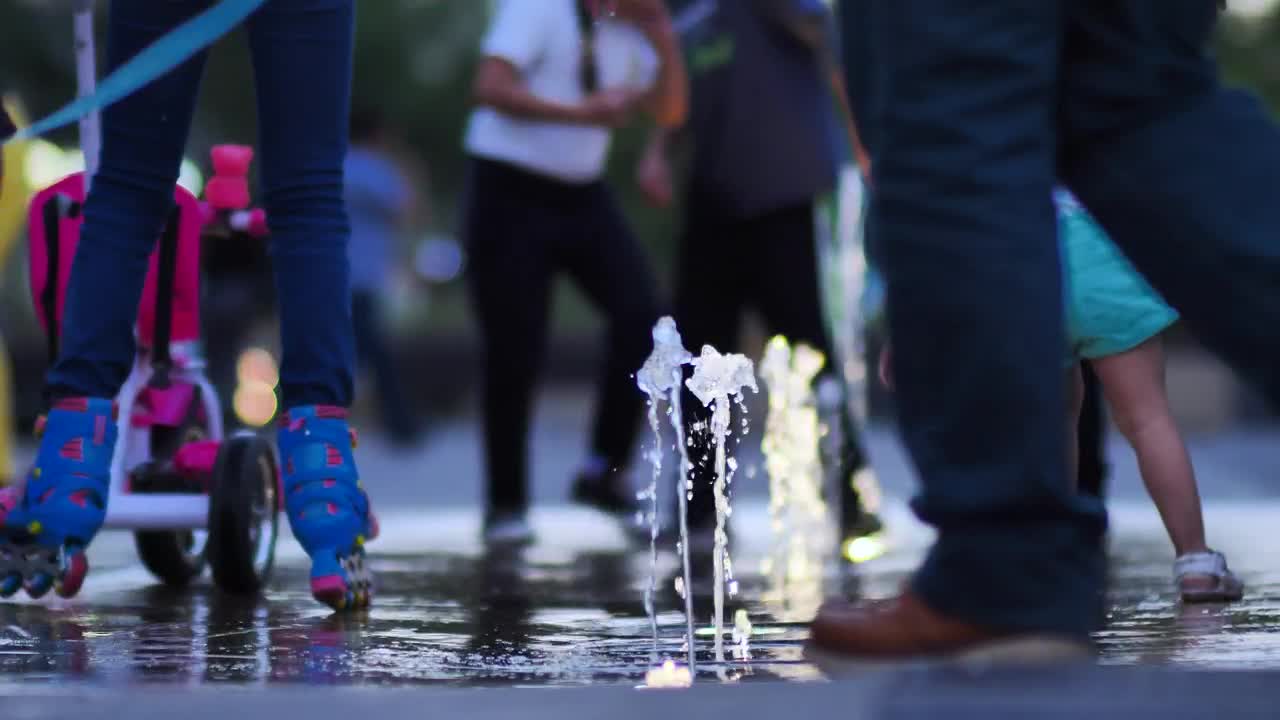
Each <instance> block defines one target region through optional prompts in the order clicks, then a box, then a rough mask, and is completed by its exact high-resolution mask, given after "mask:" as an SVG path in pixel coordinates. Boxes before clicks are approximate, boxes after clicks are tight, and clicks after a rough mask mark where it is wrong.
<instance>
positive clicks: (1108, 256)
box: [1054, 191, 1178, 364]
mask: <svg viewBox="0 0 1280 720" xmlns="http://www.w3.org/2000/svg"><path fill="white" fill-rule="evenodd" d="M1054 200H1055V202H1056V204H1057V207H1058V238H1059V242H1060V243H1061V246H1062V266H1063V271H1064V282H1063V291H1064V293H1065V295H1066V303H1065V305H1066V312H1067V318H1066V320H1067V350H1068V353H1069V357H1068V358H1067V361H1068V363H1069V364H1071V363H1075V362H1077V361H1079V360H1080V359H1082V358H1083V359H1090V360H1091V359H1095V358H1101V357H1107V356H1109V355H1116V354H1119V353H1122V352H1125V351H1126V350H1132V349H1133V348H1135V347H1137V346H1139V345H1141V344H1142V343H1144V342H1146V341H1148V340H1150V339H1151V338H1153V337H1155V336H1156V335H1159V334H1160V333H1161V332H1163V331H1164V330H1166V329H1168V328H1169V326H1171V325H1173V324H1174V323H1175V322H1177V321H1178V313H1177V311H1176V310H1174V309H1173V308H1171V307H1169V305H1168V303H1166V302H1165V301H1164V299H1163V298H1162V297H1160V295H1159V294H1158V293H1157V292H1156V291H1155V290H1154V289H1153V288H1152V287H1151V286H1150V285H1149V284H1147V281H1146V280H1145V279H1144V278H1143V277H1142V275H1140V274H1139V273H1138V271H1137V269H1136V268H1134V267H1133V265H1132V264H1131V263H1130V262H1129V260H1128V259H1127V258H1125V256H1124V255H1123V254H1122V253H1121V252H1120V249H1119V248H1118V247H1116V245H1115V243H1113V242H1112V241H1111V238H1110V237H1108V236H1107V234H1106V232H1105V231H1104V230H1103V229H1102V228H1101V227H1100V226H1099V225H1098V223H1097V222H1096V221H1095V220H1094V219H1093V218H1092V217H1090V215H1089V213H1088V212H1087V211H1086V210H1085V209H1084V207H1083V206H1081V205H1080V204H1079V202H1078V201H1076V200H1075V198H1073V197H1071V196H1070V195H1069V194H1067V193H1065V192H1064V191H1058V192H1056V193H1055V194H1054Z"/></svg>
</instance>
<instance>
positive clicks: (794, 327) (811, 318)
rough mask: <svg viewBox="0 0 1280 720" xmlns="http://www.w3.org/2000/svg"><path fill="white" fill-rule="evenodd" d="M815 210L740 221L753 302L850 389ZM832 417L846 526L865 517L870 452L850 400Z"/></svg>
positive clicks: (776, 329) (800, 208)
mask: <svg viewBox="0 0 1280 720" xmlns="http://www.w3.org/2000/svg"><path fill="white" fill-rule="evenodd" d="M814 212H815V211H814V207H813V205H812V204H811V203H806V204H802V205H796V206H794V207H789V208H783V209H781V210H778V211H776V212H772V213H769V214H768V215H765V216H763V217H759V218H752V219H751V220H748V221H746V222H744V223H742V224H741V225H740V227H741V228H742V232H743V233H744V235H745V236H746V237H747V238H749V242H748V243H747V245H746V246H745V248H744V252H745V253H746V254H747V255H748V256H749V257H750V265H751V268H752V272H751V273H749V276H750V280H749V282H748V286H749V287H750V288H751V297H749V298H748V302H749V303H750V304H753V305H755V306H756V307H757V308H758V309H759V310H760V312H761V314H763V315H764V319H765V325H766V327H767V329H768V332H769V333H770V334H774V333H778V334H782V335H784V336H786V337H787V339H788V340H790V341H791V343H792V344H793V345H796V344H800V343H803V344H806V345H809V346H810V347H812V348H814V349H816V350H819V351H821V352H822V353H823V354H824V355H825V356H826V358H827V367H826V369H825V370H824V371H823V373H822V375H821V376H819V379H820V380H821V379H826V378H830V379H832V380H835V381H836V382H838V383H839V384H840V387H841V389H842V391H845V392H847V389H846V388H845V387H844V381H843V378H842V376H841V374H840V372H838V371H837V370H835V365H836V363H838V362H839V359H838V358H837V357H836V355H835V349H834V345H833V344H832V342H831V339H830V337H829V334H828V332H827V326H826V323H825V322H824V321H823V315H822V292H821V288H820V286H819V275H818V249H817V230H816V228H815V226H814ZM831 420H834V421H835V422H837V423H839V427H838V428H837V430H838V433H839V437H840V441H841V447H840V448H837V449H836V458H835V459H836V467H835V468H833V469H832V472H835V473H836V474H838V476H839V478H838V479H839V483H840V488H841V497H840V498H838V499H837V501H838V502H839V503H840V511H841V518H842V525H844V526H845V527H846V528H852V527H853V526H854V525H855V524H856V523H857V520H858V519H859V516H860V515H861V504H860V502H859V500H858V496H857V493H856V492H853V486H852V484H851V480H852V478H853V474H854V473H856V472H858V471H859V470H861V469H862V468H863V467H865V466H866V464H867V463H866V455H865V453H864V452H863V450H862V444H861V442H860V439H859V434H858V427H857V424H856V423H855V422H854V420H853V417H852V416H851V413H850V411H849V403H847V402H844V401H843V400H842V401H841V402H840V404H839V407H838V414H836V415H835V417H834V418H831V419H828V421H831Z"/></svg>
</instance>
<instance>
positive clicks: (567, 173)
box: [465, 0, 659, 183]
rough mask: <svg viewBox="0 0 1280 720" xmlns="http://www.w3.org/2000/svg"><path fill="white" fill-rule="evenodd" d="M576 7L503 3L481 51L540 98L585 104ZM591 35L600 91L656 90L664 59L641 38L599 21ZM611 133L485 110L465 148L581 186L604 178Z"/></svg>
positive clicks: (520, 0) (475, 117)
mask: <svg viewBox="0 0 1280 720" xmlns="http://www.w3.org/2000/svg"><path fill="white" fill-rule="evenodd" d="M577 2H579V0H498V3H497V7H496V12H495V15H494V18H493V23H492V25H490V27H489V31H488V33H487V34H486V35H485V38H484V42H483V44H482V46H481V53H482V54H483V55H485V56H489V57H498V58H502V59H503V60H506V61H508V62H510V63H511V64H512V65H514V66H515V67H516V68H517V69H518V70H519V71H520V73H521V75H522V76H523V78H524V81H525V84H526V87H527V88H528V89H529V91H530V92H531V93H533V94H534V95H536V96H537V97H539V98H542V99H544V100H548V101H553V102H559V103H564V104H569V105H572V104H577V103H580V102H582V100H583V97H584V92H583V88H582V73H581V65H582V33H581V32H580V31H579V28H578V15H577V10H576V8H575V7H574V3H577ZM594 34H595V41H596V48H595V56H596V77H597V79H598V83H597V84H598V85H599V87H600V89H614V88H630V89H635V90H647V89H648V88H650V87H651V86H652V85H653V83H654V81H655V80H656V78H657V75H658V67H659V60H658V55H657V52H656V51H655V50H654V49H653V46H651V45H650V44H649V42H648V40H647V39H646V38H645V37H644V35H643V33H641V32H640V31H639V30H638V29H636V28H635V27H634V26H632V25H628V24H626V23H622V22H619V21H616V20H611V19H602V20H601V21H600V22H599V23H597V25H596V29H595V33H594ZM610 135H611V134H610V131H609V130H607V129H605V128H602V127H592V126H587V125H573V124H565V123H557V122H548V121H544V120H527V119H522V118H516V117H511V116H509V115H504V114H502V113H500V112H498V111H496V110H494V109H493V108H489V107H480V108H477V109H476V110H475V111H474V112H473V113H472V114H471V121H470V123H469V125H468V127H467V136H466V142H465V144H466V149H467V152H469V153H471V154H472V155H475V156H478V157H483V158H488V159H491V160H498V161H502V162H507V163H511V164H512V165H517V166H519V167H522V168H525V169H528V170H531V171H534V172H537V173H539V174H542V175H547V176H550V177H553V178H556V179H559V180H564V181H566V182H573V183H581V182H589V181H592V180H596V179H598V178H599V177H600V176H601V175H602V174H603V172H604V166H605V160H606V158H607V156H608V154H609V139H610Z"/></svg>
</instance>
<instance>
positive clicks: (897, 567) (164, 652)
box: [0, 401, 1280, 692]
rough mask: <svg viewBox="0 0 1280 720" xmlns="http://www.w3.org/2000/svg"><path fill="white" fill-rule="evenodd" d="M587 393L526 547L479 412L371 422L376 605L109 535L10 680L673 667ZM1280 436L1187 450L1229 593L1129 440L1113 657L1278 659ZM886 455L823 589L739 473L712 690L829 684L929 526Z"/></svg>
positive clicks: (755, 484)
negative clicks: (1159, 498) (846, 642)
mask: <svg viewBox="0 0 1280 720" xmlns="http://www.w3.org/2000/svg"><path fill="white" fill-rule="evenodd" d="M575 407H576V405H575V403H573V402H568V401H566V402H562V403H559V404H557V403H554V402H553V403H550V404H549V408H546V409H544V410H543V414H542V416H540V418H539V423H538V424H537V427H538V433H539V435H538V437H537V438H536V439H535V447H537V448H538V451H537V455H536V456H535V483H536V484H537V487H538V490H537V492H535V498H537V499H538V500H539V502H540V505H539V506H538V508H537V510H535V512H534V514H533V523H534V526H535V529H536V530H537V532H538V534H539V542H538V543H537V544H536V545H535V546H533V547H531V548H529V549H528V550H526V551H524V552H522V553H514V554H513V553H497V554H494V553H485V552H483V550H482V549H481V547H480V545H479V543H478V531H479V513H478V512H477V510H476V509H475V508H476V505H475V501H476V499H477V497H478V487H477V481H478V474H477V468H478V462H477V460H478V453H477V447H476V439H475V437H474V433H473V431H472V426H471V425H470V424H469V423H465V422H459V423H456V424H453V425H449V426H446V427H444V428H443V429H442V430H440V431H439V432H438V433H436V434H435V435H434V436H433V437H432V438H431V439H430V440H429V441H428V442H427V444H426V445H425V446H424V447H423V448H422V449H420V450H417V451H413V452H411V453H396V452H392V451H391V450H390V449H388V448H385V447H382V446H380V444H379V443H378V441H377V438H376V437H373V438H372V439H371V440H368V441H366V442H364V443H362V446H361V450H360V453H361V458H360V459H361V462H362V463H363V468H364V474H365V476H366V478H367V481H366V482H367V484H368V486H369V488H370V491H371V493H372V495H373V497H374V499H375V503H377V505H378V506H379V508H380V514H381V516H382V521H383V537H382V538H381V539H379V541H378V542H376V543H375V544H373V545H372V546H371V551H372V553H373V554H372V565H373V567H374V569H375V571H376V572H377V576H378V584H379V592H378V595H377V597H376V599H375V605H374V607H373V608H372V609H370V610H369V611H367V612H365V613H362V614H358V615H348V616H335V615H331V614H330V613H329V612H328V611H327V610H326V609H323V608H321V607H320V606H318V605H316V604H314V603H313V602H312V601H311V600H310V598H309V597H308V595H307V593H306V591H305V586H306V583H305V571H304V567H305V566H304V564H303V556H302V553H301V550H300V549H299V548H298V547H297V545H296V544H295V543H293V541H292V540H286V541H282V544H281V551H280V554H279V556H278V562H279V567H278V569H277V573H276V576H275V579H274V581H273V583H272V585H271V586H270V588H269V589H268V590H267V592H265V593H264V594H263V596H262V597H260V598H256V599H252V600H244V599H236V598H230V597H227V596H224V595H221V594H219V593H218V592H216V591H215V590H213V589H212V587H211V586H210V585H209V584H208V582H207V581H204V582H201V583H199V584H197V585H196V586H195V587H193V588H192V589H190V590H187V591H181V592H179V591H172V590H168V589H164V588H160V587H156V586H154V585H153V583H152V581H151V580H150V578H149V577H148V576H147V575H146V573H145V571H144V570H142V569H141V568H140V567H139V566H138V565H137V563H136V560H135V559H134V556H133V551H132V547H131V541H130V539H129V537H128V536H127V535H124V534H111V535H105V536H103V537H102V538H101V540H100V542H99V543H97V544H96V545H95V546H94V548H93V549H92V554H91V559H92V562H93V564H94V571H93V572H92V573H91V575H90V577H89V580H88V582H87V583H86V586H85V589H84V591H83V593H82V595H81V597H79V598H77V599H76V600H74V601H58V600H45V601H41V602H40V603H32V602H29V601H18V602H9V603H3V604H0V688H7V690H4V691H5V692H12V691H15V690H18V689H20V688H22V687H27V686H30V685H35V686H41V685H45V686H48V685H55V686H57V687H62V688H65V687H66V686H67V685H68V684H70V685H72V686H84V687H86V688H106V689H112V688H127V687H131V686H133V685H135V684H137V683H146V684H148V685H152V686H164V685H173V684H180V685H183V686H188V687H189V686H199V685H206V684H208V685H215V686H218V687H226V686H229V685H247V686H261V685H279V686H281V687H287V686H289V685H308V686H310V685H326V686H329V685H339V686H369V685H411V686H422V685H440V686H581V685H588V684H612V685H617V686H623V687H635V686H637V685H640V684H641V683H642V682H643V680H644V676H645V672H646V670H648V669H649V668H651V667H653V665H654V664H655V663H656V662H657V661H658V660H660V659H664V658H676V659H680V658H682V657H683V651H682V649H681V643H682V636H683V616H682V614H681V612H680V611H679V607H680V604H681V601H680V600H679V597H678V596H677V595H676V593H675V591H674V587H673V582H672V581H673V579H674V576H675V572H676V559H675V556H674V553H673V552H672V551H671V550H672V549H671V548H666V549H665V550H664V552H662V553H661V556H660V559H659V563H658V574H659V578H660V580H659V585H658V586H659V593H658V597H657V603H656V604H657V607H658V612H659V615H658V624H659V628H660V637H659V638H658V642H657V645H656V647H655V644H654V639H653V637H652V635H651V630H650V623H649V620H648V618H647V616H646V614H645V612H644V607H643V602H642V594H643V590H644V588H645V586H646V585H647V583H648V581H649V580H648V578H649V572H650V562H649V555H648V548H647V545H640V546H638V545H636V544H634V543H632V542H629V541H628V540H627V538H626V537H625V536H624V534H623V533H622V532H621V531H620V529H619V528H618V527H617V526H616V525H615V524H614V523H613V522H611V521H609V520H606V519H604V518H601V517H599V516H596V515H594V514H593V513H590V512H588V511H583V510H577V509H573V508H570V507H568V506H566V505H564V504H563V501H562V500H561V499H562V498H563V497H565V493H566V488H567V484H568V477H569V475H570V474H571V470H572V466H573V461H574V460H575V459H576V458H577V457H580V453H579V452H578V451H579V450H580V446H579V445H578V444H577V442H578V441H577V440H576V438H577V437H578V434H577V433H578V430H579V429H580V425H581V422H582V420H581V417H582V413H581V412H580V410H579V411H575V410H574V408H575ZM1274 437H1275V434H1274V433H1273V432H1271V431H1259V432H1255V433H1246V432H1237V433H1233V434H1231V435H1227V436H1221V437H1218V438H1204V439H1195V440H1194V441H1193V443H1192V449H1193V453H1194V455H1195V457H1196V460H1197V463H1198V469H1199V472H1200V475H1201V478H1202V484H1203V486H1204V494H1205V496H1206V507H1207V510H1206V515H1207V524H1208V527H1209V533H1210V542H1211V544H1212V545H1214V546H1215V547H1217V548H1218V549H1221V550H1223V551H1224V552H1226V553H1227V555H1228V557H1229V558H1230V560H1231V563H1232V566H1233V568H1234V569H1235V570H1236V571H1237V573H1238V574H1240V575H1241V577H1242V578H1243V579H1244V580H1245V582H1246V583H1247V584H1248V589H1247V595H1246V598H1245V600H1244V601H1243V602H1240V603H1235V604H1231V605H1226V606H1207V607H1189V608H1182V607H1180V606H1179V605H1178V604H1177V603H1176V602H1175V597H1174V594H1173V592H1172V587H1171V583H1170V577H1169V563H1170V561H1171V560H1172V553H1171V550H1170V549H1169V546H1168V543H1167V541H1166V540H1165V538H1164V535H1163V531H1162V530H1161V529H1160V526H1159V520H1158V517H1157V516H1156V514H1155V512H1154V510H1152V509H1151V507H1150V505H1149V503H1147V502H1146V501H1145V500H1144V499H1143V495H1142V490H1141V486H1140V483H1139V481H1138V480H1137V475H1136V469H1135V468H1134V467H1133V462H1132V457H1131V455H1129V454H1127V450H1125V449H1123V448H1121V447H1119V446H1117V447H1116V448H1115V450H1116V452H1115V453H1114V462H1115V465H1116V470H1115V475H1116V479H1115V482H1114V488H1113V496H1114V498H1115V499H1114V501H1113V503H1112V506H1113V516H1112V518H1113V535H1112V553H1113V557H1114V561H1115V562H1114V568H1113V575H1114V578H1113V583H1112V587H1113V590H1112V599H1111V607H1112V611H1111V621H1110V625H1109V627H1108V628H1107V629H1106V630H1105V631H1104V632H1103V633H1101V634H1100V635H1099V636H1098V643H1099V648H1100V652H1101V655H1100V665H1102V666H1104V669H1105V667H1106V666H1176V667H1187V668H1211V669H1252V670H1274V669H1280V546H1278V545H1280V544H1277V543H1274V542H1271V541H1270V539H1271V538H1272V537H1274V528H1275V522H1276V518H1277V517H1280V484H1269V477H1268V476H1269V475H1270V472H1271V467H1274V463H1273V462H1272V461H1271V459H1270V458H1271V457H1272V455H1273V454H1274V450H1273V449H1272V448H1273V438H1274ZM872 452H873V455H874V456H875V459H876V461H877V465H878V468H879V470H880V472H881V475H882V476H883V478H884V484H885V486H886V492H887V494H888V495H889V497H890V500H889V501H888V502H887V503H886V516H887V518H886V519H887V520H888V521H889V525H890V528H891V532H890V534H889V543H890V548H891V550H890V552H889V553H888V554H887V555H885V556H884V557H882V558H880V559H878V560H876V561H873V562H871V563H868V564H866V565H864V566H862V567H861V568H860V569H859V572H858V574H857V575H856V576H854V577H840V576H839V574H832V575H831V576H830V577H828V578H827V579H826V581H825V585H824V586H818V585H816V584H810V585H802V586H800V587H792V588H790V589H787V590H785V591H783V590H780V589H779V588H777V587H771V586H770V584H769V582H768V581H767V579H766V577H765V576H764V575H762V574H761V572H760V566H761V562H762V560H763V559H764V558H765V556H766V555H767V554H768V553H769V551H770V550H771V544H770V543H771V539H770V538H769V537H768V532H767V527H768V522H767V520H768V518H767V509H766V506H765V502H764V498H763V496H762V492H763V485H764V482H763V479H759V480H754V481H753V480H750V479H746V480H740V481H738V483H737V484H738V488H737V490H736V491H737V492H739V494H740V497H739V498H738V505H737V509H736V511H735V515H734V536H733V537H734V545H733V549H734V561H735V565H736V567H737V568H738V571H737V575H738V577H739V580H740V582H741V586H740V591H739V593H738V595H737V596H736V597H734V598H731V599H730V600H729V602H728V612H727V613H726V614H727V615H728V618H729V620H728V625H729V626H730V627H732V620H731V619H732V617H733V615H734V613H735V612H736V611H737V610H739V609H742V610H745V611H746V613H747V615H748V617H749V619H750V622H751V625H752V626H753V630H752V633H751V636H750V639H749V644H748V648H747V649H746V650H745V652H742V651H735V652H732V653H731V658H730V659H729V660H727V661H726V662H724V663H721V664H716V663H714V662H712V661H711V660H712V656H711V637H710V628H709V627H708V626H709V621H710V612H711V609H710V608H711V603H710V584H709V582H706V581H696V582H695V584H694V590H695V598H696V605H697V614H698V620H699V627H700V630H699V637H698V641H697V648H698V659H699V666H698V675H697V680H698V682H699V683H700V684H722V683H737V684H742V683H747V684H750V683H754V682H758V681H768V680H784V681H793V682H813V681H822V680H824V679H826V678H825V676H824V674H823V672H822V671H821V670H820V669H819V668H818V667H816V666H814V665H813V664H811V663H810V662H808V661H807V660H806V659H805V656H804V653H803V649H802V647H803V641H804V639H805V637H806V629H805V625H804V623H805V621H806V620H808V619H809V617H811V616H812V612H813V610H814V609H816V604H817V602H818V600H819V599H820V597H821V596H822V595H823V594H824V593H826V594H829V593H834V592H840V591H842V590H854V591H856V592H859V593H861V594H863V595H865V596H870V597H877V596H885V595H889V594H891V593H892V592H893V591H894V590H895V589H896V588H897V586H898V583H900V582H901V580H902V579H903V578H904V577H905V575H906V573H907V572H909V570H910V569H911V568H912V567H913V565H914V564H915V562H916V561H917V560H918V559H919V557H920V554H921V552H922V551H923V549H924V548H925V547H927V545H928V543H929V541H930V533H929V531H928V530H927V529H926V528H924V527H923V526H921V525H919V524H918V523H916V522H915V521H914V520H913V519H912V518H911V517H910V515H909V513H908V512H907V511H906V508H905V505H904V504H903V502H902V498H905V496H906V494H907V492H908V491H909V489H910V474H909V472H908V471H907V465H906V462H905V459H904V457H903V455H902V452H901V449H900V448H899V447H897V445H896V443H895V442H894V441H893V439H892V436H891V435H890V434H889V433H888V432H886V431H883V430H881V431H877V432H876V433H874V435H873V442H872ZM744 458H745V459H744V463H746V464H750V463H751V462H754V461H753V460H751V458H750V454H749V453H748V454H746V455H744ZM745 477H747V478H749V477H750V471H749V470H748V471H747V473H745ZM726 644H727V645H729V644H730V643H729V641H728V639H727V638H726ZM161 689H162V688H161Z"/></svg>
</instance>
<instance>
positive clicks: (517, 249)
mask: <svg viewBox="0 0 1280 720" xmlns="http://www.w3.org/2000/svg"><path fill="white" fill-rule="evenodd" d="M464 212H465V215H464V219H463V227H464V231H463V232H464V237H465V239H466V242H467V245H468V248H469V253H470V269H469V273H468V275H469V281H470V289H471V295H472V300H473V302H474V306H475V311H476V315H477V317H478V319H479V322H480V331H481V334H482V336H483V342H484V357H485V360H484V434H485V454H486V458H487V464H488V468H487V472H488V505H489V509H490V510H513V511H519V510H523V509H524V508H525V507H526V506H527V505H528V492H527V487H526V485H527V482H528V447H527V444H528V439H529V420H530V415H531V402H532V398H533V392H534V385H535V384H536V381H537V378H538V373H539V370H540V367H541V362H542V357H543V352H544V350H545V347H546V340H547V326H548V321H549V317H548V315H549V311H550V309H551V288H552V281H553V280H554V279H555V278H556V276H557V274H559V273H561V272H563V273H565V274H566V275H568V277H569V278H571V279H572V280H573V281H574V282H575V283H576V284H577V285H578V287H579V288H580V289H581V290H582V291H583V293H584V294H586V296H587V297H588V298H589V299H590V300H591V301H592V302H593V303H594V304H595V305H596V307H597V308H598V309H599V310H600V311H601V312H602V313H604V315H605V317H606V319H607V322H608V330H607V337H606V344H607V347H606V352H605V362H604V367H603V368H601V374H600V381H599V382H600V384H599V394H598V396H597V406H596V414H595V422H594V429H593V433H592V438H591V447H592V450H593V452H594V453H595V454H597V455H599V456H601V457H603V458H604V459H605V460H606V461H607V462H608V464H609V468H610V469H617V468H621V467H622V466H623V465H625V464H626V462H627V461H628V460H629V459H630V456H631V451H632V448H633V446H634V443H635V439H636V433H637V431H638V430H639V419H640V412H641V409H642V404H643V399H644V396H643V395H642V394H641V393H640V391H639V390H638V389H637V388H636V385H635V380H634V379H633V375H634V373H635V372H636V371H637V370H639V369H640V366H641V365H642V364H643V363H644V360H645V358H646V357H647V356H648V354H649V351H650V350H651V347H652V342H651V340H650V337H651V336H650V333H651V330H652V328H653V325H654V323H655V322H656V321H657V318H658V315H659V307H658V301H657V298H656V283H655V280H654V275H653V272H652V270H651V268H650V266H649V262H648V259H647V258H646V257H645V254H644V252H643V250H642V248H641V247H640V243H639V241H638V240H637V239H636V237H635V235H634V234H633V233H632V232H631V229H630V228H629V227H628V226H627V222H626V219H625V218H624V217H623V215H622V211H621V210H620V208H619V207H618V205H617V202H616V201H615V200H614V197H613V194H612V192H610V190H609V188H608V187H607V186H606V185H605V184H603V183H601V182H593V183H589V184H584V185H572V184H567V183H563V182H558V181H556V180H552V179H549V178H546V177H543V176H540V175H536V174H533V173H531V172H528V171H525V170H522V169H519V168H516V167H513V166H511V165H506V164H503V163H499V162H494V161H490V160H482V159H473V160H472V162H471V168H470V177H469V180H468V187H467V199H466V209H465V211H464Z"/></svg>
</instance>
